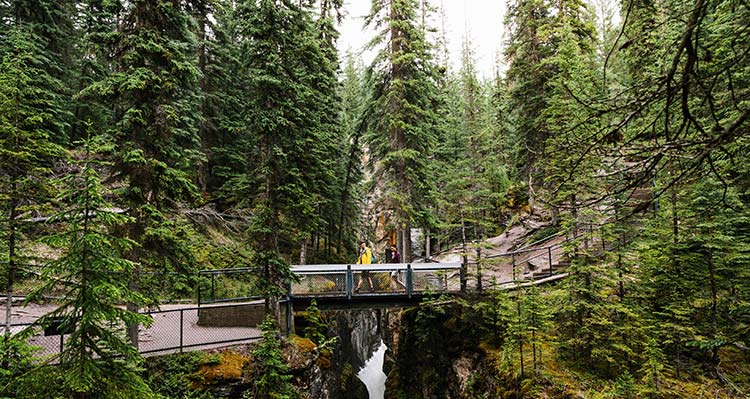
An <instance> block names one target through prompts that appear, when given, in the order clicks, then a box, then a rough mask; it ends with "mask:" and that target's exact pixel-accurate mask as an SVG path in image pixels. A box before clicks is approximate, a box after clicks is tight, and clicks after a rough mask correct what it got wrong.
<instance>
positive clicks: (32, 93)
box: [0, 22, 63, 338]
mask: <svg viewBox="0 0 750 399" xmlns="http://www.w3.org/2000/svg"><path fill="white" fill-rule="evenodd" d="M4 28H5V27H4ZM45 44H46V42H45V40H44V38H42V37H40V36H39V35H38V34H36V33H35V32H34V29H33V27H32V26H31V25H30V24H26V23H22V22H19V24H18V25H16V26H14V27H12V28H9V29H8V30H5V31H4V32H3V35H2V36H0V46H1V47H2V49H3V50H2V52H0V190H1V191H0V206H1V207H2V211H3V212H2V215H3V219H2V225H0V226H1V228H2V232H3V240H2V241H3V251H2V255H1V256H0V260H2V264H3V269H4V270H3V271H4V282H5V285H4V289H5V291H6V295H7V298H6V301H5V307H6V317H5V321H4V322H5V327H6V328H5V336H6V338H7V336H8V335H9V334H10V328H9V324H10V316H11V306H12V302H13V301H12V297H13V288H14V278H15V275H16V272H17V270H18V268H19V267H20V266H23V265H24V264H25V263H27V262H26V259H27V257H26V256H24V253H23V252H22V251H21V250H20V248H21V239H22V235H21V233H22V227H23V224H24V222H23V219H24V218H28V216H29V213H28V212H30V211H32V210H34V209H40V208H44V207H46V201H45V200H49V198H50V196H51V193H52V191H53V190H52V187H51V185H50V183H49V175H50V174H51V167H52V163H53V161H54V160H55V159H56V158H57V157H58V156H60V154H61V148H60V147H59V146H58V145H57V144H55V141H56V137H57V135H59V134H60V131H61V129H62V127H63V126H62V125H61V124H60V120H59V119H58V118H61V115H62V114H63V112H62V105H61V103H62V99H61V98H60V96H59V94H58V90H59V89H60V87H61V86H62V83H61V82H60V81H59V80H58V79H57V78H55V77H54V76H52V75H51V74H50V73H49V69H51V68H52V67H53V65H51V64H52V63H53V62H54V59H50V58H48V57H46V56H45ZM27 255H28V254H27Z"/></svg>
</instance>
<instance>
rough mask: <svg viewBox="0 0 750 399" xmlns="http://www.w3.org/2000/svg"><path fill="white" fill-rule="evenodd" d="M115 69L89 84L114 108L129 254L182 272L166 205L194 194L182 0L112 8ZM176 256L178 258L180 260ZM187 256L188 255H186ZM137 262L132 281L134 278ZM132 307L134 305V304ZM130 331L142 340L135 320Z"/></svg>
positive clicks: (190, 74) (193, 70) (194, 99)
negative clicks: (116, 22)
mask: <svg viewBox="0 0 750 399" xmlns="http://www.w3.org/2000/svg"><path fill="white" fill-rule="evenodd" d="M114 12H116V13H117V14H116V17H117V18H119V20H120V25H119V26H118V31H117V32H115V33H112V36H113V42H112V45H113V47H114V49H116V51H114V52H113V53H112V54H114V55H115V56H114V59H112V62H113V63H115V64H116V65H117V67H116V68H117V71H116V72H115V73H112V74H111V75H109V76H107V77H105V78H104V79H103V80H100V81H97V82H95V83H93V84H92V85H90V86H89V87H87V88H86V89H85V90H84V93H83V95H84V96H92V97H93V98H99V99H101V101H103V102H105V103H108V104H110V105H111V106H112V107H114V109H115V116H114V119H113V122H112V123H111V132H110V133H111V134H112V136H113V137H114V138H115V140H116V143H117V147H116V148H115V149H114V153H115V158H116V162H115V165H114V170H115V171H116V174H117V176H118V177H119V178H121V179H122V181H123V182H124V187H123V189H122V190H120V192H119V194H120V195H121V196H122V202H123V205H125V206H126V208H127V209H128V215H129V216H130V217H131V219H130V221H129V223H127V224H126V225H125V226H124V227H123V229H122V230H123V232H122V234H123V236H124V237H125V238H128V239H131V240H133V241H134V242H137V243H139V244H140V246H138V247H134V248H133V249H131V251H129V253H127V254H126V257H127V258H128V259H130V260H132V261H134V262H137V263H138V264H139V265H142V266H144V267H156V268H157V271H181V270H184V268H185V267H187V266H189V265H187V264H186V263H188V262H185V260H186V256H185V254H187V253H188V251H187V250H186V249H185V248H184V246H185V240H184V239H182V238H181V237H180V231H179V229H178V228H177V227H176V225H175V224H174V222H173V221H170V220H169V219H168V218H167V217H166V215H165V212H167V211H168V210H169V209H173V208H175V207H176V206H177V205H178V204H179V203H180V202H183V201H192V200H194V199H195V198H196V196H197V192H196V191H197V190H196V187H195V184H194V183H193V178H194V169H193V168H194V165H195V163H196V162H197V161H198V160H199V159H200V158H201V157H200V154H199V152H198V129H197V127H198V126H197V122H198V120H197V117H198V116H199V113H198V112H197V105H198V104H199V101H200V96H199V94H200V93H199V92H198V90H197V83H198V81H197V80H198V75H199V71H198V69H197V66H196V64H197V60H196V53H195V50H194V36H193V35H192V33H191V31H190V24H191V18H190V16H189V14H188V12H187V10H186V9H185V8H184V4H183V2H179V1H175V0H169V1H167V0H158V1H144V0H139V1H134V2H131V3H128V4H127V6H126V7H125V8H124V9H122V10H114ZM175 258H177V259H175ZM188 260H189V257H188ZM139 274H140V267H137V268H136V270H135V276H134V279H133V281H132V282H131V284H132V285H133V287H135V286H136V285H137V280H138V275H139ZM129 310H131V311H134V310H135V308H134V307H133V306H132V305H131V306H130V309H129ZM130 338H131V340H132V341H133V343H134V345H135V346H137V331H136V326H131V329H130Z"/></svg>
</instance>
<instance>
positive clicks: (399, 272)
mask: <svg viewBox="0 0 750 399" xmlns="http://www.w3.org/2000/svg"><path fill="white" fill-rule="evenodd" d="M461 269H462V264H461V263H376V264H369V265H360V264H348V265H295V266H292V268H291V270H292V272H293V273H295V274H296V275H297V276H298V277H299V282H295V283H291V284H290V287H289V296H290V297H294V296H345V297H347V298H349V299H351V298H352V297H356V296H361V295H374V294H377V295H406V296H408V297H411V296H412V295H414V294H416V293H423V292H435V293H440V292H455V291H459V290H460V288H461V285H460V273H461ZM360 280H362V284H361V286H360V288H359V289H357V286H358V285H360V284H359V283H360ZM370 280H371V281H372V286H370ZM399 283H401V284H403V286H402V285H401V284H399Z"/></svg>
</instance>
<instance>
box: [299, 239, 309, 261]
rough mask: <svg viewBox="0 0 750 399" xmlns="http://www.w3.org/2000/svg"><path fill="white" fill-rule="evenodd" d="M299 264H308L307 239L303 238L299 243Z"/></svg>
mask: <svg viewBox="0 0 750 399" xmlns="http://www.w3.org/2000/svg"><path fill="white" fill-rule="evenodd" d="M299 264H300V265H306V264H307V239H305V238H303V239H301V240H300V245H299Z"/></svg>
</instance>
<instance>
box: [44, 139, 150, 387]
mask: <svg viewBox="0 0 750 399" xmlns="http://www.w3.org/2000/svg"><path fill="white" fill-rule="evenodd" d="M108 146H109V145H108V144H107V143H103V142H101V137H96V138H90V139H86V140H84V141H83V142H82V148H81V150H80V152H77V153H74V154H73V157H74V159H73V163H74V164H76V165H77V166H79V167H80V170H79V171H78V172H77V173H74V174H69V175H68V176H66V177H64V178H63V179H62V181H61V184H62V185H63V186H64V187H65V189H63V190H62V191H61V194H60V198H59V201H60V202H61V203H63V204H66V205H67V206H68V208H67V209H65V210H63V211H61V212H60V213H58V214H56V215H55V216H54V217H53V218H52V219H51V220H50V222H52V223H64V224H65V225H66V229H65V230H64V231H62V232H60V233H57V234H53V235H51V236H48V237H46V238H45V242H46V243H47V244H48V245H50V246H52V247H55V248H62V249H63V250H64V251H65V252H64V254H63V255H61V256H60V257H58V258H57V259H55V260H54V261H52V262H51V263H50V264H49V265H46V266H45V269H44V273H43V275H42V279H43V281H44V282H45V284H44V285H43V286H42V287H41V288H40V289H38V290H37V291H36V292H35V293H34V294H33V295H32V296H31V298H30V299H31V300H36V298H41V296H42V295H44V294H46V293H49V292H51V291H52V290H54V289H62V291H63V292H64V294H63V298H64V300H63V302H62V303H61V304H60V305H59V307H58V308H57V309H56V310H54V311H52V312H50V313H48V314H46V315H45V316H44V317H42V318H41V319H40V320H39V321H38V323H40V324H41V325H48V324H49V323H58V328H59V329H60V331H66V332H67V340H66V342H65V346H64V349H63V350H62V352H61V353H60V355H59V356H60V357H59V361H60V364H61V367H62V368H63V369H64V372H63V375H64V378H63V386H62V387H59V388H58V389H60V392H61V393H63V392H64V393H65V395H66V396H68V395H70V396H71V397H76V398H98V397H108V398H133V397H149V396H150V395H151V394H150V389H149V388H148V387H147V386H146V384H145V383H144V381H143V380H142V378H141V376H140V374H139V370H138V369H137V366H138V363H139V359H140V355H139V354H138V352H137V350H136V349H135V348H133V347H132V346H130V345H129V342H128V340H127V337H126V336H125V335H124V334H123V332H122V331H121V330H119V329H120V328H121V327H120V326H122V325H125V324H128V325H131V324H148V322H149V321H150V319H149V318H148V317H147V316H144V315H140V314H138V313H134V312H131V311H129V310H126V309H123V308H122V307H120V305H121V304H122V303H125V302H129V303H142V302H143V297H142V296H141V295H139V294H138V293H136V292H134V291H132V290H130V289H129V288H128V280H129V279H128V277H129V275H130V273H131V272H132V271H133V269H134V268H135V264H134V263H133V262H131V261H128V260H126V259H125V258H124V257H123V253H125V252H127V251H129V250H130V249H131V248H132V247H133V246H134V245H135V243H134V242H132V241H130V240H127V239H123V238H119V237H116V236H114V235H113V234H112V233H111V231H112V229H115V228H117V227H118V226H121V225H123V224H124V223H126V222H127V221H128V217H127V216H126V215H123V214H119V213H116V212H113V211H112V210H111V209H112V205H111V204H110V203H108V202H107V200H106V199H105V196H107V195H108V194H109V193H108V192H107V190H106V189H105V188H104V187H103V186H102V183H101V177H100V176H99V173H98V171H97V169H101V168H104V167H107V166H109V165H108V163H107V162H103V161H99V160H97V159H96V158H95V157H96V155H95V154H96V153H101V152H105V151H103V150H106V147H108ZM76 158H78V159H76Z"/></svg>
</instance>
